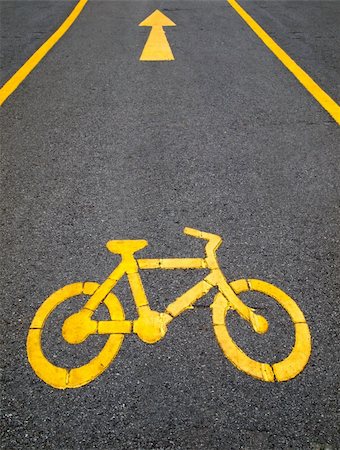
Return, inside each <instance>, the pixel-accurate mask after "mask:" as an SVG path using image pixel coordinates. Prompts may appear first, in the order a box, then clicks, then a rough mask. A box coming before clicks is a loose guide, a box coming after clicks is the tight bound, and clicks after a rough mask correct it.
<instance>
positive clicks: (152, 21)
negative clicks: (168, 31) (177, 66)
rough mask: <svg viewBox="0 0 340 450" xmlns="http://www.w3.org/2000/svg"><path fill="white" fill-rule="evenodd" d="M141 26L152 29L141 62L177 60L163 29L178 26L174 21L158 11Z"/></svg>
mask: <svg viewBox="0 0 340 450" xmlns="http://www.w3.org/2000/svg"><path fill="white" fill-rule="evenodd" d="M139 26H140V27H152V28H151V32H150V35H149V37H148V40H147V41H146V44H145V46H144V50H143V52H142V54H141V57H140V58H139V60H140V61H173V60H174V59H175V58H174V55H173V53H172V50H171V47H170V45H169V42H168V40H167V38H166V35H165V32H164V30H163V27H175V26H176V24H175V23H174V22H173V21H172V20H170V19H169V18H168V17H166V16H165V15H164V14H163V13H162V12H160V11H159V10H158V9H156V11H154V12H153V13H152V14H151V15H150V16H149V17H147V18H146V19H145V20H143V22H141V23H140V24H139Z"/></svg>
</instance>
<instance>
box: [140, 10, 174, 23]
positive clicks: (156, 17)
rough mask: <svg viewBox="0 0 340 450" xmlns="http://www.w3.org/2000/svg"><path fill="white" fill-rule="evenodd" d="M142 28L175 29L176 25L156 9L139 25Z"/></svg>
mask: <svg viewBox="0 0 340 450" xmlns="http://www.w3.org/2000/svg"><path fill="white" fill-rule="evenodd" d="M139 26H140V27H154V26H159V27H175V26H176V24H175V23H174V22H173V21H172V20H170V19H169V18H168V17H167V16H166V15H165V14H163V13H162V12H161V11H159V10H158V9H156V11H154V12H153V13H152V14H150V16H149V17H147V18H146V19H145V20H143V22H141V23H140V24H139Z"/></svg>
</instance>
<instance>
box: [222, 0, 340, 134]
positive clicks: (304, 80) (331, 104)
mask: <svg viewBox="0 0 340 450" xmlns="http://www.w3.org/2000/svg"><path fill="white" fill-rule="evenodd" d="M227 2H228V3H229V4H230V6H232V7H233V8H234V10H235V11H236V12H237V13H238V14H239V15H240V16H241V17H242V19H243V20H244V21H245V22H246V23H247V25H249V27H250V28H251V29H252V30H253V31H254V33H255V34H256V35H257V36H258V37H259V38H260V39H261V41H263V43H264V44H265V45H266V46H267V47H268V48H269V49H270V50H271V51H272V52H273V53H274V55H275V56H276V57H277V58H278V59H279V60H280V61H281V62H282V64H284V65H285V66H286V67H287V69H288V70H289V71H290V72H292V74H293V75H295V77H296V78H297V79H298V80H299V81H300V83H301V84H302V85H303V86H304V87H305V88H306V89H307V91H308V92H309V93H310V94H311V95H312V96H313V97H314V98H315V100H317V101H318V102H319V103H320V105H321V106H322V107H323V108H324V109H325V110H326V111H327V112H328V113H329V114H330V115H331V116H332V117H333V119H334V120H335V122H336V123H337V124H338V125H340V106H339V105H338V104H337V103H336V102H335V101H334V100H333V99H332V98H331V97H330V96H329V95H328V94H327V93H326V92H325V91H324V90H323V89H321V88H320V86H318V85H317V84H316V83H315V81H314V80H313V79H312V78H311V77H310V76H309V75H308V74H307V73H306V72H305V71H304V70H303V69H301V67H300V66H299V65H298V64H296V62H295V61H293V60H292V58H291V57H290V56H289V55H288V54H287V53H286V52H285V51H284V50H282V48H281V47H280V46H279V45H278V44H277V43H276V42H275V41H274V40H273V39H272V38H271V37H270V36H269V35H268V34H267V33H266V32H265V31H264V29H263V28H262V27H260V25H259V24H258V23H257V22H255V20H254V19H253V18H252V17H251V16H250V15H249V14H248V13H247V12H246V11H245V10H244V9H243V8H242V7H241V6H240V5H239V4H238V3H237V1H236V0H227Z"/></svg>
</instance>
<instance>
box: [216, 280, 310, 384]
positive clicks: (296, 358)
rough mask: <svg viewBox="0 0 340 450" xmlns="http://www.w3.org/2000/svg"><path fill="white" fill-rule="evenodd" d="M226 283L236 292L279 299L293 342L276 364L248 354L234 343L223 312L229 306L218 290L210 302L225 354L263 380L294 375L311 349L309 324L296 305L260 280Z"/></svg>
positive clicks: (306, 359) (218, 337) (278, 290)
mask: <svg viewBox="0 0 340 450" xmlns="http://www.w3.org/2000/svg"><path fill="white" fill-rule="evenodd" d="M229 284H230V286H231V287H232V289H233V291H234V292H235V293H236V294H241V293H242V292H247V291H250V292H252V291H257V292H260V293H262V294H265V295H267V296H269V297H271V298H272V299H274V300H275V301H276V302H278V303H279V304H280V305H281V307H282V308H283V309H285V311H286V312H287V313H288V315H289V317H290V319H291V321H292V322H293V324H294V329H295V343H294V346H293V348H292V350H291V352H290V354H289V355H288V356H287V357H286V358H285V359H284V360H282V361H280V362H277V363H275V364H268V363H264V362H259V361H256V360H254V359H252V358H250V357H249V356H248V355H246V354H245V353H244V352H243V350H241V349H240V348H239V347H238V346H237V345H236V343H235V342H234V341H233V339H232V338H231V336H230V334H229V332H228V329H227V325H226V316H227V314H228V312H230V311H231V310H232V309H231V308H230V304H229V302H228V300H227V299H226V298H225V297H224V296H223V294H222V293H218V294H217V295H216V297H215V301H214V303H213V304H212V313H213V326H214V331H215V335H216V339H217V341H218V343H219V345H220V347H221V349H222V351H223V353H224V354H225V356H226V357H227V358H228V359H229V360H230V361H231V362H232V363H233V364H234V365H235V366H236V367H237V368H238V369H239V370H242V371H243V372H245V373H247V374H248V375H251V376H252V377H254V378H258V379H259V380H262V381H287V380H290V379H292V378H294V377H296V376H297V375H298V374H299V373H300V372H302V370H303V369H304V368H305V366H306V364H307V362H308V359H309V357H310V354H311V349H312V347H311V336H310V332H309V328H308V325H307V323H306V319H305V317H304V315H303V313H302V311H301V310H300V308H299V307H298V305H297V304H296V303H295V301H294V300H293V299H292V298H291V297H289V296H288V295H287V294H286V293H285V292H283V291H282V290H281V289H279V288H277V287H276V286H273V285H272V284H270V283H267V282H265V281H262V280H255V279H248V280H245V279H243V280H237V281H233V282H231V283H229Z"/></svg>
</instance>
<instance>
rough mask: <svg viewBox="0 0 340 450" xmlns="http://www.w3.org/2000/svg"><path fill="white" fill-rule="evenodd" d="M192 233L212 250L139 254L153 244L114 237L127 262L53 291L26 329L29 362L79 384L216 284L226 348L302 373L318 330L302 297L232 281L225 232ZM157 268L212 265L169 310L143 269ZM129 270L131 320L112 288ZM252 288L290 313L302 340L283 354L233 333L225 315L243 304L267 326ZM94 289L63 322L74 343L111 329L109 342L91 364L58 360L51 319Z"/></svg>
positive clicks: (217, 319) (271, 374) (262, 373)
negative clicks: (272, 355) (257, 351)
mask: <svg viewBox="0 0 340 450" xmlns="http://www.w3.org/2000/svg"><path fill="white" fill-rule="evenodd" d="M184 233H185V234H187V235H189V236H194V237H196V238H200V239H204V240H206V241H208V242H207V244H206V247H205V251H206V257H205V258H174V259H136V258H135V256H134V254H135V253H136V252H137V251H139V250H141V249H143V248H144V247H146V246H147V245H148V243H147V241H145V240H124V241H117V240H115V241H109V242H108V243H107V248H108V249H109V251H111V252H112V253H116V254H119V255H121V258H122V260H121V262H120V264H119V265H118V266H117V267H116V269H115V270H114V271H113V272H112V273H111V275H109V277H108V278H107V279H106V280H105V281H104V283H102V284H98V283H94V282H89V281H86V282H84V283H81V282H80V283H73V284H69V285H67V286H64V287H63V288H61V289H59V290H58V291H56V292H54V293H53V294H52V295H51V296H50V297H48V298H47V299H46V300H45V301H44V303H43V304H42V305H41V306H40V308H39V309H38V311H37V312H36V314H35V316H34V319H33V321H32V323H31V326H30V329H29V332H28V336H27V353H28V359H29V362H30V364H31V366H32V368H33V370H34V371H35V373H36V374H37V375H38V377H40V378H41V379H42V380H43V381H44V382H45V383H47V384H49V385H51V386H53V387H55V388H58V389H65V388H77V387H80V386H83V385H85V384H87V383H89V382H90V381H92V380H94V379H95V378H96V377H97V376H99V375H100V374H101V373H103V372H104V370H105V369H106V368H107V367H108V366H109V364H110V363H111V362H112V361H113V359H114V358H115V357H116V355H117V353H118V351H119V349H120V346H121V344H122V342H123V339H124V335H125V334H129V333H135V334H136V335H137V336H138V337H139V338H140V339H141V340H142V341H144V342H146V343H148V344H154V343H156V342H158V341H159V340H161V339H162V338H163V337H164V336H165V334H166V332H167V326H168V325H169V324H170V323H171V321H172V320H173V319H174V318H175V317H177V316H179V315H180V314H181V313H182V312H183V311H185V310H186V309H188V308H190V307H191V306H192V305H194V303H196V302H197V301H198V300H199V299H200V298H201V297H203V296H204V295H205V294H206V293H208V292H209V291H210V290H211V289H212V288H217V290H218V293H217V294H216V295H215V298H214V301H213V303H212V304H211V306H210V307H211V310H212V321H213V328H214V332H215V335H216V339H217V341H218V343H219V345H220V347H221V349H222V351H223V353H224V354H225V356H226V357H227V358H228V359H229V360H230V361H231V362H232V363H233V364H234V365H235V366H236V367H237V368H238V369H240V370H242V371H243V372H245V373H247V374H249V375H251V376H252V377H254V378H257V379H260V380H263V381H287V380H290V379H292V378H294V377H295V376H297V375H298V374H299V373H300V372H301V371H302V370H303V369H304V367H305V366H306V364H307V362H308V359H309V356H310V354H311V336H310V332H309V328H308V325H307V323H306V320H305V318H304V315H303V313H302V311H301V310H300V308H299V307H298V305H297V304H296V303H295V301H294V300H293V299H292V298H290V297H289V296H288V295H287V294H285V293H284V292H283V291H282V290H281V289H279V288H277V287H275V286H273V285H271V284H269V283H267V282H265V281H261V280H256V279H247V280H246V279H242V280H237V281H233V282H230V283H229V282H227V280H226V278H225V276H224V275H223V273H222V271H221V269H220V268H219V265H218V262H217V257H216V250H217V249H218V247H219V246H220V245H221V243H222V239H221V238H220V237H219V236H217V235H215V234H211V233H205V232H201V231H198V230H194V229H192V228H185V229H184ZM151 269H210V273H209V274H208V275H207V276H206V277H205V278H204V279H203V280H202V281H200V282H199V283H197V284H196V285H195V286H193V287H192V288H191V289H189V290H188V291H187V292H185V293H184V294H183V295H181V296H180V297H178V298H176V299H175V300H174V301H173V302H172V303H170V305H169V306H167V308H166V309H165V311H164V312H157V311H154V310H152V309H151V308H150V306H149V302H148V299H147V297H146V294H145V291H144V288H143V284H142V280H141V277H140V275H139V270H151ZM123 275H127V278H128V281H129V284H130V287H131V291H132V295H133V298H134V301H135V304H136V308H137V313H138V319H136V320H134V321H129V320H125V315H124V310H123V308H122V305H121V303H120V301H119V300H118V298H117V297H116V296H115V295H114V294H113V293H112V292H111V291H112V289H113V288H114V287H115V285H116V284H117V282H118V281H119V280H120V279H121V278H122V277H123ZM246 291H257V292H261V293H263V294H265V295H267V296H269V297H271V298H273V299H274V300H276V301H277V302H278V303H279V304H280V305H281V306H282V307H283V308H284V310H285V311H286V312H287V313H288V315H289V317H290V319H291V320H292V322H293V324H294V329H295V343H294V346H293V348H292V350H291V352H290V354H289V355H288V356H287V357H286V358H285V359H284V360H282V361H280V362H277V363H275V364H268V363H264V362H259V361H256V360H254V359H252V358H250V357H249V356H247V355H246V354H245V353H244V352H243V351H242V350H241V349H240V348H239V347H238V346H237V345H236V343H235V342H234V341H233V340H232V338H231V336H230V334H229V332H228V329H227V326H226V315H227V314H228V312H229V311H231V310H234V311H236V312H237V313H238V314H239V315H240V317H242V318H243V319H244V320H246V321H247V322H248V323H249V324H250V325H251V327H252V328H253V330H254V331H255V332H257V333H266V332H267V329H268V322H267V320H266V319H265V318H264V317H263V316H261V315H259V314H256V313H255V311H254V310H253V309H252V308H250V307H248V306H247V305H245V304H244V303H243V302H242V300H241V299H240V298H239V297H238V294H240V293H242V292H246ZM84 295H85V296H87V297H88V296H89V298H88V300H87V301H86V303H85V305H84V306H83V307H82V308H81V309H80V311H79V312H77V313H75V314H72V315H71V316H70V317H68V318H67V319H66V320H65V322H64V324H63V327H62V335H63V338H64V339H65V340H66V341H67V342H68V343H70V344H80V343H81V342H84V341H85V340H86V339H87V338H88V337H89V336H90V335H104V334H105V335H108V339H107V341H106V343H105V344H104V346H103V348H102V350H101V351H100V352H99V353H98V355H97V356H95V357H94V358H93V359H91V360H90V361H89V362H88V363H86V364H85V365H82V366H80V367H74V368H66V367H58V366H56V365H54V364H52V363H51V362H50V361H49V360H48V359H47V358H46V356H45V355H44V353H43V350H42V345H41V338H42V333H43V329H44V326H45V324H46V321H47V319H48V317H49V316H50V315H51V313H52V312H53V311H54V310H55V309H56V308H57V307H58V306H59V305H61V304H62V303H63V302H66V301H67V300H69V299H70V298H72V297H75V296H81V298H83V297H84ZM101 304H104V305H105V306H106V308H107V310H108V312H109V314H110V317H111V320H108V321H100V320H99V321H97V320H93V319H92V316H93V315H94V313H95V311H96V310H97V308H98V307H99V306H100V305H101Z"/></svg>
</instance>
